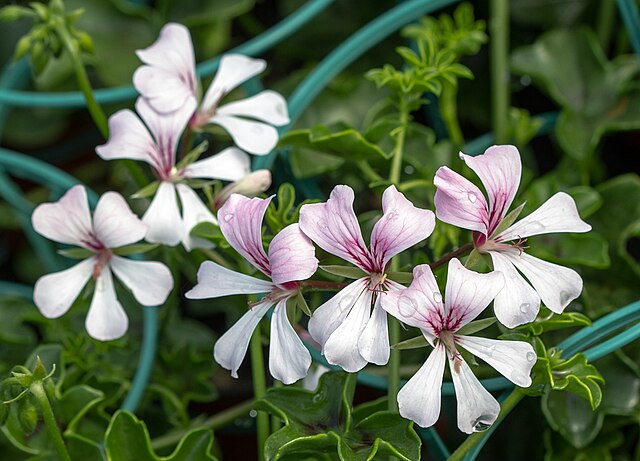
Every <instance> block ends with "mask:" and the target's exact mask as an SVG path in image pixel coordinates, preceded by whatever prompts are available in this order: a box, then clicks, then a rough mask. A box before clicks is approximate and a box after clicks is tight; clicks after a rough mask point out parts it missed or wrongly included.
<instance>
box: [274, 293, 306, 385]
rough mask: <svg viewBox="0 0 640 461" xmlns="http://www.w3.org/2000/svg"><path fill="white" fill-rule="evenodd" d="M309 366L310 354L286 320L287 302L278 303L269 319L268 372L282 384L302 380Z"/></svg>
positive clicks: (284, 300)
mask: <svg viewBox="0 0 640 461" xmlns="http://www.w3.org/2000/svg"><path fill="white" fill-rule="evenodd" d="M309 366H311V354H309V351H308V350H307V348H306V347H305V346H304V344H303V343H302V341H301V340H300V337H299V336H298V334H297V333H296V331H295V330H294V329H293V327H292V326H291V323H289V319H288V318H287V300H286V299H283V300H281V301H279V302H278V304H277V305H276V308H275V310H274V311H273V317H271V343H270V344H269V372H270V373H271V376H273V377H274V378H276V379H277V380H278V381H280V382H282V383H283V384H293V383H295V382H296V381H298V380H299V379H302V378H304V377H305V376H306V375H307V372H308V371H309Z"/></svg>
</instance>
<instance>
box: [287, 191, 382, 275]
mask: <svg viewBox="0 0 640 461" xmlns="http://www.w3.org/2000/svg"><path fill="white" fill-rule="evenodd" d="M353 200H354V194H353V189H351V188H350V187H349V186H336V187H334V188H333V190H332V191H331V195H330V197H329V200H327V201H326V202H325V203H314V204H311V205H303V206H302V208H300V220H299V221H300V229H301V230H302V232H304V233H305V234H306V235H307V236H308V237H309V238H310V239H311V240H313V241H314V242H315V243H316V245H318V246H319V247H320V248H322V249H323V250H325V251H328V252H329V253H331V254H334V255H336V256H339V257H341V258H343V259H345V260H347V261H349V262H352V263H353V264H355V265H356V266H358V267H359V268H361V269H362V270H364V271H367V272H369V273H373V272H375V269H376V267H375V265H374V261H373V258H372V257H371V254H370V253H369V250H368V248H367V247H366V245H365V244H364V240H363V239H362V232H361V231H360V224H358V218H357V217H356V214H355V212H354V211H353Z"/></svg>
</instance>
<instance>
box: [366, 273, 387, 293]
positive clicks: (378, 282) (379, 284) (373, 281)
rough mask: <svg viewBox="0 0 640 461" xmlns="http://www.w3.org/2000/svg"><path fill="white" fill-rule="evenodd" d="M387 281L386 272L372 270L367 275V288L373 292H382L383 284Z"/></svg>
mask: <svg viewBox="0 0 640 461" xmlns="http://www.w3.org/2000/svg"><path fill="white" fill-rule="evenodd" d="M386 281H387V274H386V273H385V274H383V273H379V272H374V273H373V274H371V276H370V277H369V285H368V286H367V288H368V289H369V290H370V291H373V292H374V293H382V292H383V291H384V290H383V288H384V284H385V282H386Z"/></svg>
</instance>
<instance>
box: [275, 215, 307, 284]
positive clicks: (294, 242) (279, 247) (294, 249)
mask: <svg viewBox="0 0 640 461" xmlns="http://www.w3.org/2000/svg"><path fill="white" fill-rule="evenodd" d="M315 251H316V250H315V247H314V246H313V243H311V240H309V237H307V236H306V235H304V234H303V233H302V231H300V227H299V226H298V224H297V223H295V224H290V225H288V226H287V227H285V228H284V229H282V230H281V231H280V232H278V233H277V234H276V236H275V237H273V240H271V243H270V244H269V265H270V267H271V279H272V280H273V283H275V284H277V285H280V284H283V283H286V282H293V281H298V280H306V279H308V278H309V277H311V276H312V275H313V274H314V273H315V272H316V270H317V269H318V260H317V259H316V257H315Z"/></svg>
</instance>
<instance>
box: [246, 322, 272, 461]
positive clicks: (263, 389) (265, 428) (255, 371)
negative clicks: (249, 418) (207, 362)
mask: <svg viewBox="0 0 640 461" xmlns="http://www.w3.org/2000/svg"><path fill="white" fill-rule="evenodd" d="M249 347H250V348H251V374H252V378H253V396H254V398H255V399H256V400H258V399H261V398H262V397H264V396H265V394H266V393H267V382H266V379H265V375H264V357H263V354H262V338H261V337H260V326H258V327H257V328H256V329H255V330H254V331H253V335H252V336H251V345H250V346H249ZM256 424H257V426H258V461H264V445H265V442H266V440H267V437H269V414H268V413H265V412H264V411H259V412H258V415H257V417H256Z"/></svg>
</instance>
